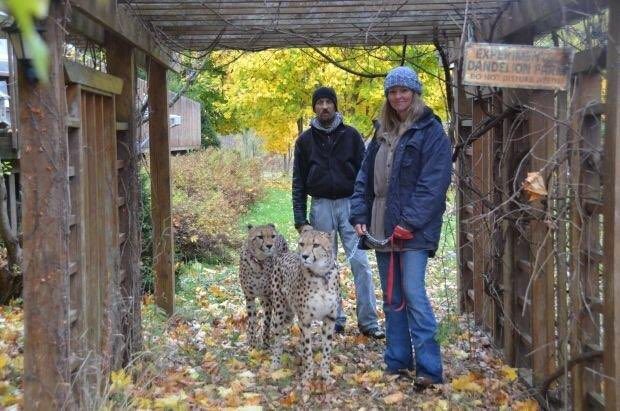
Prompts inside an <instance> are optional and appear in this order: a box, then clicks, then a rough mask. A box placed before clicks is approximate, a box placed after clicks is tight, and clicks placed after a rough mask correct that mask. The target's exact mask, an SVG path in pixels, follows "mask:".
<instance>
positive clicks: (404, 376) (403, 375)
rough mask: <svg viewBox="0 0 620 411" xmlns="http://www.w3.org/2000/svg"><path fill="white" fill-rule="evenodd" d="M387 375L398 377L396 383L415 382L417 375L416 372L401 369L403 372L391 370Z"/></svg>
mask: <svg viewBox="0 0 620 411" xmlns="http://www.w3.org/2000/svg"><path fill="white" fill-rule="evenodd" d="M386 372H387V374H390V375H396V381H403V380H405V381H409V382H411V381H414V380H415V378H414V377H415V374H414V371H411V370H408V369H405V368H403V369H401V370H395V371H391V370H387V371H386Z"/></svg>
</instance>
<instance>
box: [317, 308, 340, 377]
mask: <svg viewBox="0 0 620 411" xmlns="http://www.w3.org/2000/svg"><path fill="white" fill-rule="evenodd" d="M332 314H333V315H332V316H327V317H325V318H323V326H322V327H321V345H322V347H321V348H322V353H323V356H322V358H321V365H320V372H321V377H322V378H323V380H324V381H325V385H326V386H330V385H332V384H333V383H334V379H333V378H332V377H331V373H330V368H329V366H330V358H331V352H332V344H333V342H334V326H335V322H336V321H335V318H336V311H335V310H334V312H333V313H332Z"/></svg>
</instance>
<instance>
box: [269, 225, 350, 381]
mask: <svg viewBox="0 0 620 411" xmlns="http://www.w3.org/2000/svg"><path fill="white" fill-rule="evenodd" d="M332 243H333V238H332V234H331V233H325V232H321V231H317V230H314V229H312V227H309V226H307V227H305V228H304V229H303V231H302V233H301V236H300V238H299V249H298V252H297V253H290V252H289V253H284V254H281V255H280V256H278V257H277V258H276V260H275V263H274V271H273V276H272V279H271V292H272V301H273V316H272V317H273V318H272V334H273V335H274V337H275V341H274V345H273V350H272V366H273V367H274V368H277V367H279V366H280V356H281V355H282V334H283V332H284V329H285V328H287V327H288V326H289V325H290V323H291V321H292V319H293V316H297V319H298V322H299V328H300V329H301V340H302V346H301V357H302V363H303V373H302V384H304V385H307V384H308V383H309V382H310V379H311V378H312V374H313V370H312V368H313V357H312V343H311V339H312V334H311V325H312V322H313V321H315V320H318V321H321V322H322V323H323V324H322V330H321V340H322V341H321V343H322V353H323V357H322V359H321V363H320V375H321V377H322V378H323V379H324V380H325V383H326V384H327V385H330V384H331V383H333V379H332V378H331V376H330V370H329V360H330V354H331V349H332V341H333V336H334V323H335V321H336V315H337V310H338V301H339V298H340V297H339V295H340V291H339V289H340V286H339V280H338V270H337V268H336V263H335V260H334V254H333V251H332Z"/></svg>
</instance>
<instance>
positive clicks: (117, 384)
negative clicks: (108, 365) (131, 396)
mask: <svg viewBox="0 0 620 411" xmlns="http://www.w3.org/2000/svg"><path fill="white" fill-rule="evenodd" d="M110 381H111V382H112V385H111V386H110V392H112V393H120V392H124V391H125V390H127V388H129V386H130V385H131V375H129V374H127V373H126V372H125V370H124V369H120V370H117V371H112V375H111V376H110Z"/></svg>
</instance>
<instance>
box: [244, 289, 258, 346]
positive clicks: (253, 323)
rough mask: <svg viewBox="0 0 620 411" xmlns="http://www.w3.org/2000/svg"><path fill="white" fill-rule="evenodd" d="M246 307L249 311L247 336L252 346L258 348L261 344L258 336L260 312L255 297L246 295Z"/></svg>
mask: <svg viewBox="0 0 620 411" xmlns="http://www.w3.org/2000/svg"><path fill="white" fill-rule="evenodd" d="M245 309H246V310H247V313H248V326H247V336H248V343H249V344H250V347H252V348H256V347H258V345H259V337H258V314H257V310H256V301H254V297H250V296H248V295H246V296H245Z"/></svg>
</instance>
